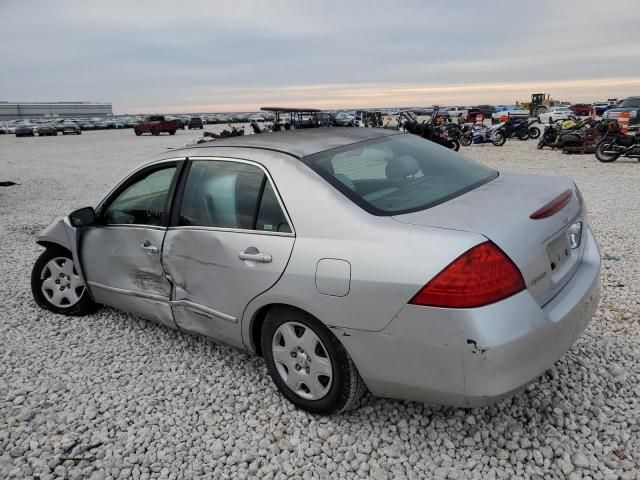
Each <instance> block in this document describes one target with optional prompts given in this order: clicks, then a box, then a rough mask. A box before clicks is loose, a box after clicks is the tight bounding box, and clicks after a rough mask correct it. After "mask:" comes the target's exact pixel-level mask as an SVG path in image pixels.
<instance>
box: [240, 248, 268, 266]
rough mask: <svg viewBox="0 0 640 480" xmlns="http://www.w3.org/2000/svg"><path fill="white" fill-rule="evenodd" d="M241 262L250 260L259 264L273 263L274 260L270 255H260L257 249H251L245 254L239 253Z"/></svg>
mask: <svg viewBox="0 0 640 480" xmlns="http://www.w3.org/2000/svg"><path fill="white" fill-rule="evenodd" d="M238 258H239V259H240V260H250V261H253V262H258V263H271V260H273V258H272V257H271V255H269V254H268V253H260V251H259V250H258V249H257V248H255V247H249V248H247V249H246V250H245V251H244V252H240V253H238Z"/></svg>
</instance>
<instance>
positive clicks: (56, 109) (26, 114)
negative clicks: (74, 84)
mask: <svg viewBox="0 0 640 480" xmlns="http://www.w3.org/2000/svg"><path fill="white" fill-rule="evenodd" d="M106 115H113V109H112V107H111V104H110V103H94V102H2V101H0V118H38V117H104V116H106Z"/></svg>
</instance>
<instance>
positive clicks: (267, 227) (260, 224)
mask: <svg viewBox="0 0 640 480" xmlns="http://www.w3.org/2000/svg"><path fill="white" fill-rule="evenodd" d="M256 230H260V231H265V232H282V233H291V227H290V226H289V224H288V223H287V219H286V218H285V216H284V212H283V211H282V208H280V204H279V203H278V198H277V197H276V194H275V192H274V191H273V187H272V186H271V182H267V183H266V185H265V187H264V192H263V194H262V201H261V202H260V209H259V210H258V218H257V220H256Z"/></svg>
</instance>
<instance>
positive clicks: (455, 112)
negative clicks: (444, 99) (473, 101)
mask: <svg viewBox="0 0 640 480" xmlns="http://www.w3.org/2000/svg"><path fill="white" fill-rule="evenodd" d="M442 110H444V111H445V112H446V113H448V114H449V116H450V117H451V118H452V119H454V118H460V117H462V118H465V117H466V116H467V112H468V111H469V110H468V109H467V108H465V107H444V108H443V109H442Z"/></svg>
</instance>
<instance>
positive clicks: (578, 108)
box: [569, 103, 593, 117]
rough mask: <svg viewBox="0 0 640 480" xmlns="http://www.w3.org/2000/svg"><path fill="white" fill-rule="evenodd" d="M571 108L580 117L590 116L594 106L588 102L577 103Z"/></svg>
mask: <svg viewBox="0 0 640 480" xmlns="http://www.w3.org/2000/svg"><path fill="white" fill-rule="evenodd" d="M569 109H570V110H571V111H572V112H573V114H574V115H576V116H578V117H588V116H589V115H591V112H592V109H593V106H592V105H589V104H587V103H575V104H573V105H571V106H570V107H569Z"/></svg>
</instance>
